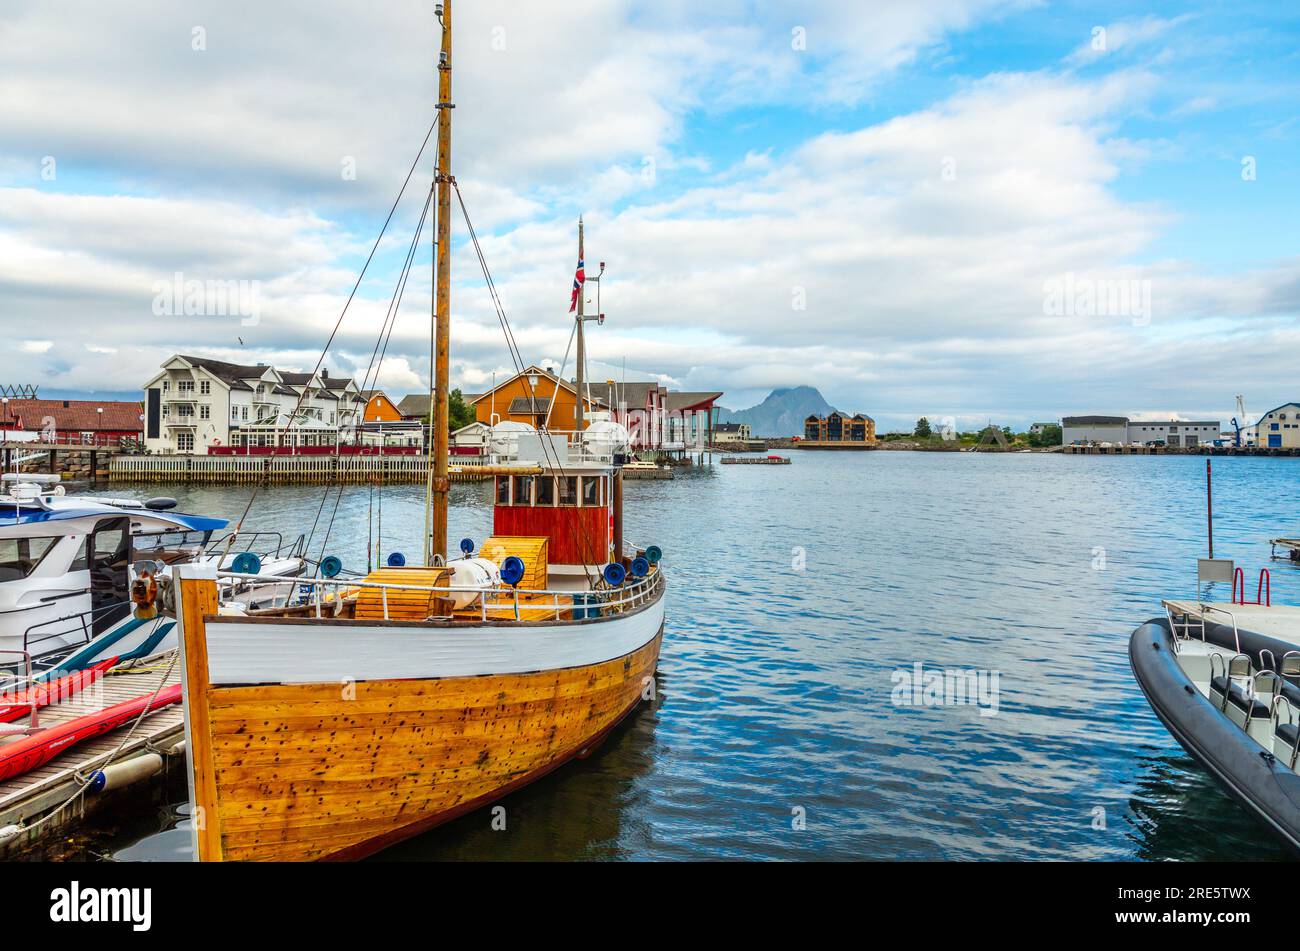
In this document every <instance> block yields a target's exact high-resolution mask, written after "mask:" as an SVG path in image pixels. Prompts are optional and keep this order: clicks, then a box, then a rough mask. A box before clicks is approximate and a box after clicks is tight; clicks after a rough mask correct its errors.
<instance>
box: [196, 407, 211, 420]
mask: <svg viewBox="0 0 1300 951" xmlns="http://www.w3.org/2000/svg"><path fill="white" fill-rule="evenodd" d="M211 417H212V410H211V408H209V406H208V404H207V403H204V404H203V405H202V406H200V407H199V419H210V418H211Z"/></svg>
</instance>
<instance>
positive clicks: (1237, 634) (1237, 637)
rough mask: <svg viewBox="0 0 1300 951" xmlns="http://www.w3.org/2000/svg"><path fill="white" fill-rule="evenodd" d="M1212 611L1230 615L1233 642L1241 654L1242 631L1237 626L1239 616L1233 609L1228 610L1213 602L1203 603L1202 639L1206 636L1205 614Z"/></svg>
mask: <svg viewBox="0 0 1300 951" xmlns="http://www.w3.org/2000/svg"><path fill="white" fill-rule="evenodd" d="M1210 613H1214V614H1226V615H1227V616H1228V620H1230V621H1231V622H1232V642H1233V644H1234V645H1235V646H1236V648H1237V653H1238V654H1240V653H1241V631H1240V629H1238V627H1237V616H1236V615H1235V614H1233V613H1232V612H1231V611H1229V610H1227V609H1226V608H1220V607H1216V606H1215V605H1213V604H1202V605H1201V619H1202V626H1201V632H1202V633H1201V637H1202V639H1204V636H1205V634H1204V631H1205V627H1204V616H1205V615H1206V614H1210Z"/></svg>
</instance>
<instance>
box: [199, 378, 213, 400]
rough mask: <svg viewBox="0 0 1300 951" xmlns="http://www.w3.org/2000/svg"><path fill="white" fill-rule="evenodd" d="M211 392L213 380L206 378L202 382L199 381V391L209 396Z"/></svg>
mask: <svg viewBox="0 0 1300 951" xmlns="http://www.w3.org/2000/svg"><path fill="white" fill-rule="evenodd" d="M211 392H212V382H211V381H210V380H204V381H202V382H201V383H199V393H200V394H201V395H203V396H207V395H208V394H209V393H211Z"/></svg>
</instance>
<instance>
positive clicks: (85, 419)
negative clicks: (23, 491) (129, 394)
mask: <svg viewBox="0 0 1300 951" xmlns="http://www.w3.org/2000/svg"><path fill="white" fill-rule="evenodd" d="M143 413H144V407H143V404H141V403H123V402H118V401H114V400H25V399H4V400H0V430H3V431H9V432H15V431H16V432H28V433H42V434H44V435H42V437H41V442H50V441H54V442H58V443H72V444H77V445H96V446H104V445H117V444H119V443H121V441H122V440H123V439H134V440H142V439H143V438H144V423H143V422H142V421H141V416H142V414H143Z"/></svg>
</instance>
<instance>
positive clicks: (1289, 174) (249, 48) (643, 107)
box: [0, 0, 1300, 428]
mask: <svg viewBox="0 0 1300 951" xmlns="http://www.w3.org/2000/svg"><path fill="white" fill-rule="evenodd" d="M64 6H65V9H61V10H58V11H55V10H54V9H53V8H51V7H50V5H48V4H40V3H37V2H35V0H15V2H14V3H12V4H10V5H9V8H7V12H6V13H5V14H4V17H3V19H0V63H3V64H4V65H2V66H0V313H3V314H4V316H5V319H6V322H7V323H8V324H9V325H10V326H13V327H18V328H20V334H19V338H20V339H19V341H18V343H17V345H16V346H14V347H13V348H11V349H10V352H9V353H8V354H7V355H6V356H5V357H4V358H3V360H4V361H5V364H6V365H5V366H4V367H3V368H2V369H0V376H3V377H4V378H5V380H6V381H7V382H35V383H40V384H41V386H42V389H43V391H44V392H47V393H50V394H51V395H56V394H72V393H82V392H87V391H98V392H120V391H130V390H132V389H133V388H134V387H136V386H138V385H139V384H140V383H142V382H143V381H144V380H145V379H147V378H148V377H149V376H150V375H151V374H152V372H153V370H154V368H156V367H157V365H158V364H159V363H161V362H162V360H163V359H165V358H166V357H167V356H169V355H170V354H171V353H173V352H177V351H181V352H186V351H193V350H198V351H200V352H203V353H207V354H209V355H212V356H217V357H221V358H224V359H238V360H245V361H248V362H256V361H268V362H274V363H277V364H280V365H283V366H287V367H295V368H302V367H307V366H310V365H312V364H314V362H315V358H316V355H317V353H318V352H319V348H320V346H321V345H322V344H323V342H324V340H325V337H326V336H327V334H328V329H329V327H331V326H332V325H333V322H334V320H335V319H336V318H337V316H338V312H339V309H340V308H341V306H342V301H343V299H344V298H345V297H346V295H347V291H348V290H349V289H350V287H351V283H352V281H353V280H354V279H355V274H356V270H357V268H358V267H359V266H360V263H361V262H362V261H363V260H364V258H365V255H366V253H367V251H368V248H369V243H370V241H371V240H373V238H374V235H375V233H376V231H377V228H378V225H379V223H380V222H381V221H382V220H383V216H384V215H385V214H386V212H387V208H388V204H389V202H390V201H391V200H392V197H393V195H394V194H395V192H396V189H397V186H398V185H399V184H400V181H401V178H402V176H403V175H404V173H405V168H406V167H407V165H408V164H409V162H410V161H411V158H412V156H413V154H414V151H415V148H416V147H417V146H418V144H419V141H420V139H421V138H422V136H423V134H424V131H425V130H426V129H427V128H428V123H429V122H430V121H431V112H432V110H431V109H430V104H431V98H432V95H431V94H432V89H431V83H432V70H431V68H430V67H431V62H432V57H433V49H434V44H435V43H436V37H435V36H434V34H433V31H432V29H431V22H432V21H431V17H430V15H429V9H428V7H429V6H430V4H427V3H424V2H423V0H420V2H416V0H395V2H394V3H392V4H389V5H386V6H385V7H384V8H383V9H382V10H380V11H378V12H375V11H369V12H367V13H365V14H364V15H363V14H361V13H359V12H358V11H357V9H356V8H355V7H353V6H352V5H350V4H347V3H344V2H342V0H322V2H319V3H306V2H305V0H286V2H284V3H282V4H277V5H274V7H273V8H271V9H269V10H268V9H266V8H265V5H261V4H257V3H253V2H251V0H236V2H228V3H217V2H215V0H199V2H196V3H193V4H187V5H185V7H184V8H183V9H177V8H175V6H174V5H172V4H167V3H165V2H163V0H131V2H123V3H121V4H118V5H115V7H114V9H113V10H112V11H108V10H105V9H102V8H100V7H99V6H98V5H96V4H93V3H90V2H88V0H71V2H70V3H68V4H66V5H64ZM856 6H857V5H848V4H841V3H832V2H806V3H801V4H788V3H776V2H764V0H723V2H719V3H715V4H711V5H708V6H707V7H704V6H702V5H699V4H691V3H685V2H677V0H667V2H660V3H655V4H650V3H640V2H632V0H601V2H597V0H575V2H573V3H570V4H566V5H564V7H563V8H559V7H555V6H551V7H541V6H533V5H519V4H512V3H507V2H504V0H489V2H481V3H476V4H473V5H469V4H466V3H464V2H462V3H460V4H459V5H458V6H457V7H456V13H457V38H456V39H457V58H456V67H457V68H456V74H455V76H456V84H457V91H456V97H455V98H456V100H457V105H458V108H457V111H456V115H455V122H456V143H455V152H456V170H457V174H458V177H459V179H460V181H461V183H462V188H463V190H464V193H465V197H466V201H467V203H468V204H469V206H470V210H471V214H472V215H473V216H474V218H475V223H476V226H477V227H478V229H479V231H480V234H481V236H482V238H483V240H484V247H485V250H486V253H487V256H488V259H489V263H490V265H491V267H492V269H493V274H494V277H495V279H496V281H497V284H498V286H499V287H500V288H501V291H502V293H503V296H504V298H505V301H506V305H507V310H508V313H509V314H510V317H511V321H512V325H513V327H514V328H515V332H516V335H517V336H518V338H519V340H520V344H521V347H522V349H523V351H524V356H525V358H526V359H529V360H532V361H535V362H539V363H540V362H550V363H556V364H558V363H559V362H560V361H561V359H562V358H563V355H564V352H565V348H566V345H567V343H568V339H569V329H570V325H569V323H568V321H567V315H566V311H567V298H568V286H569V281H570V280H571V273H572V267H573V257H574V251H575V248H574V242H575V235H574V231H575V225H576V218H577V216H578V215H579V214H584V215H585V216H586V220H587V222H588V260H589V261H596V260H602V259H604V260H607V261H608V262H609V271H608V278H607V281H606V284H605V298H604V309H605V310H606V312H607V313H608V315H609V320H608V321H607V322H606V324H605V325H604V326H603V327H601V328H600V329H599V330H597V331H595V332H594V333H593V335H592V338H593V339H592V341H591V348H592V354H593V359H596V360H599V361H602V362H603V364H604V365H605V366H612V367H621V366H622V364H623V362H624V361H625V360H626V362H627V366H628V367H629V375H634V376H637V377H639V378H647V377H650V376H654V377H659V378H662V379H664V380H665V381H667V382H669V383H670V384H671V385H674V386H678V387H681V388H690V389H720V390H724V391H726V393H727V397H726V399H725V402H726V403H727V404H728V405H730V406H733V407H742V406H745V405H750V404H753V403H756V402H758V401H759V400H760V399H761V398H762V397H763V396H764V395H765V394H766V392H767V391H768V390H769V389H771V388H772V387H775V386H789V385H797V384H801V383H806V384H811V385H815V386H818V387H819V388H820V389H821V390H822V391H823V393H824V394H825V395H826V397H827V398H828V399H829V400H830V401H831V402H832V403H834V404H836V405H838V406H841V407H843V408H845V409H850V410H855V411H856V410H862V411H865V412H869V413H871V414H872V415H874V416H875V417H876V418H877V419H878V420H879V421H880V422H881V424H882V426H884V427H885V428H889V427H891V426H903V425H909V424H910V421H912V420H914V419H915V418H916V417H917V416H920V415H928V416H930V417H932V418H933V417H942V416H953V417H955V418H956V419H957V420H958V422H959V423H962V424H967V423H968V424H970V425H975V424H978V423H982V422H983V421H985V420H987V419H990V418H992V419H994V420H997V421H1003V422H1006V423H1010V424H1013V425H1020V424H1024V423H1027V422H1030V421H1033V420H1036V419H1047V418H1054V417H1059V416H1060V415H1063V414H1067V413H1080V412H1107V413H1112V412H1113V413H1130V414H1151V415H1166V414H1180V415H1183V416H1186V417H1189V418H1190V417H1195V418H1204V417H1206V416H1210V417H1213V416H1220V417H1222V418H1223V419H1224V420H1225V421H1226V420H1227V418H1228V417H1229V416H1230V415H1231V411H1232V408H1233V403H1234V400H1235V394H1236V393H1239V392H1245V393H1246V395H1247V404H1248V407H1251V406H1254V407H1258V408H1266V407H1267V406H1272V405H1276V404H1278V403H1281V402H1283V401H1285V400H1289V399H1295V398H1297V396H1300V394H1297V393H1296V392H1294V391H1293V389H1292V388H1293V385H1294V384H1293V383H1292V380H1293V378H1294V374H1293V372H1292V371H1291V365H1290V363H1291V362H1290V361H1288V359H1287V358H1286V357H1285V356H1283V355H1284V354H1288V353H1294V352H1295V349H1294V348H1295V346H1296V345H1297V343H1300V340H1298V339H1297V338H1298V337H1300V330H1298V329H1297V324H1296V320H1295V317H1296V308H1297V306H1298V305H1300V261H1298V260H1297V256H1296V247H1297V241H1296V239H1297V224H1296V222H1297V221H1300V208H1298V207H1297V204H1298V203H1300V197H1297V196H1300V150H1298V149H1297V145H1298V144H1300V117H1298V116H1297V105H1296V104H1297V103H1300V52H1298V50H1300V44H1297V42H1296V40H1297V36H1298V35H1300V13H1298V12H1297V11H1296V10H1295V9H1294V8H1293V6H1292V5H1286V4H1281V3H1277V4H1252V5H1250V6H1249V7H1244V6H1226V5H1221V4H1205V5H1200V6H1197V5H1176V4H1153V5H1146V6H1144V7H1142V8H1141V9H1134V8H1132V7H1131V6H1128V5H1123V4H1114V3H1100V4H1098V3H1088V4H1083V3H1027V2H1019V0H934V2H930V3H906V2H881V3H875V4H871V5H870V6H869V7H864V8H862V9H854V7H856ZM106 40H107V41H109V42H106ZM50 159H52V160H53V162H54V168H55V170H56V171H55V174H54V175H53V176H51V175H49V174H43V172H44V171H45V170H46V168H47V163H48V161H49V160H50ZM349 161H350V162H351V163H352V165H353V167H354V168H355V169H356V174H355V175H353V176H351V177H348V176H347V175H345V174H343V173H342V172H341V169H342V168H344V167H345V166H346V164H347V163H348V162H349ZM1247 166H1249V168H1250V169H1253V173H1254V174H1253V177H1251V176H1250V175H1243V170H1244V169H1246V168H1247ZM428 174H429V162H424V163H422V165H421V168H420V170H419V172H418V173H417V176H416V179H415V181H414V183H413V189H412V192H411V194H410V195H408V200H407V201H405V202H404V203H403V205H402V207H401V209H400V210H399V213H398V215H397V216H396V218H395V222H394V226H393V233H392V236H391V240H390V242H389V243H388V244H386V245H385V247H384V250H383V252H382V253H381V255H380V257H379V259H378V260H377V262H376V265H375V266H374V268H373V270H372V273H371V275H370V277H369V279H368V280H367V282H366V284H365V285H364V286H363V293H362V299H361V300H360V301H359V302H358V303H357V304H356V305H355V306H354V308H353V311H352V312H351V313H350V315H349V318H348V320H347V322H345V325H344V328H343V330H342V332H341V334H340V336H339V338H338V340H337V341H336V344H335V346H334V348H333V350H332V352H331V353H330V354H329V356H328V360H327V365H328V366H329V367H330V368H331V370H332V371H333V372H336V373H339V372H348V373H355V372H362V371H364V369H365V366H366V362H367V361H368V359H369V353H370V351H371V348H372V347H373V341H374V337H375V334H376V333H377V330H378V326H379V323H380V322H381V320H382V315H383V313H384V310H385V307H386V301H387V299H388V294H389V293H390V292H391V288H392V282H393V280H394V279H395V276H396V272H397V267H398V262H399V261H400V257H401V254H402V251H401V250H400V249H401V248H402V247H404V245H405V242H406V241H408V240H409V237H410V234H411V230H412V228H413V224H414V219H415V217H416V215H417V214H418V210H419V203H420V202H422V200H423V198H422V195H423V190H424V189H427V187H428ZM455 226H456V227H457V228H458V229H459V231H460V234H461V239H460V240H458V244H457V255H456V259H455V267H454V275H455V280H456V295H455V298H454V302H453V304H454V311H455V314H454V325H453V335H454V336H453V375H454V379H453V383H454V384H457V385H460V386H462V387H463V388H465V389H467V390H474V389H476V388H478V387H481V386H482V385H483V384H484V383H485V382H486V381H487V380H489V379H490V378H491V375H492V374H493V373H494V372H495V373H498V374H499V373H502V372H505V371H506V370H507V369H508V368H509V366H510V362H509V358H508V356H507V353H506V349H505V347H504V344H503V342H502V340H501V335H500V333H499V331H498V330H496V329H495V317H494V316H493V312H492V309H491V307H490V303H489V301H488V300H487V297H486V294H485V291H484V288H483V285H482V281H481V279H480V278H479V277H478V276H477V274H476V271H475V265H474V262H473V259H472V258H471V257H470V255H469V254H468V250H467V248H466V247H465V244H464V241H463V227H461V222H460V221H459V220H457V221H456V222H455ZM427 255H428V248H427V246H426V247H425V248H423V249H422V251H421V255H420V258H419V259H418V263H417V268H418V270H417V271H416V273H415V276H414V277H413V279H412V282H411V286H410V288H409V289H408V292H407V297H406V301H405V303H404V306H403V310H402V313H401V316H400V319H399V321H398V324H397V328H396V330H395V332H394V336H393V343H392V346H391V347H390V351H389V357H388V358H387V359H386V360H385V364H384V366H383V367H382V368H381V369H380V373H379V383H380V384H381V385H382V386H384V387H386V388H388V389H389V390H391V391H393V392H394V393H395V394H396V395H399V396H400V394H401V393H404V392H408V391H415V390H418V389H421V388H422V387H424V386H426V385H427V373H428V357H427V352H428V344H427V337H428V330H427V327H428V318H427V313H428V283H429V282H428V263H427ZM177 272H179V273H181V274H183V275H184V276H185V278H186V279H187V280H189V279H193V280H198V281H201V282H219V281H236V282H238V281H245V282H250V285H251V286H255V287H256V289H257V310H258V314H257V320H256V321H255V322H252V323H249V322H248V321H247V320H246V319H244V318H246V317H247V315H239V314H234V315H231V314H222V313H204V314H190V315H185V314H164V315H161V316H160V315H158V314H155V313H154V311H153V308H152V303H153V301H154V298H155V296H156V288H157V286H158V283H159V282H160V281H168V280H170V279H171V277H172V275H174V274H175V273H177ZM1062 286H1069V287H1071V288H1073V289H1075V290H1076V292H1077V291H1078V289H1083V290H1082V293H1083V295H1084V296H1082V297H1080V298H1079V299H1078V300H1077V301H1072V302H1071V305H1070V307H1069V308H1067V310H1066V312H1056V311H1053V310H1052V305H1051V304H1050V303H1049V301H1050V300H1051V299H1052V291H1053V289H1054V288H1060V287H1062ZM1117 288H1122V289H1124V290H1126V291H1127V289H1128V288H1132V289H1133V290H1134V294H1133V295H1132V301H1133V303H1131V304H1130V303H1125V304H1124V306H1123V307H1121V309H1120V310H1121V312H1118V313H1111V312H1108V311H1107V310H1106V307H1105V306H1103V305H1102V304H1101V303H1100V302H1101V301H1103V300H1104V299H1106V295H1107V294H1108V293H1112V294H1113V292H1114V291H1115V290H1116V289H1117ZM1143 301H1149V308H1147V307H1146V306H1144V304H1143ZM1076 304H1077V305H1078V306H1075V305H1076ZM1090 308H1091V309H1090Z"/></svg>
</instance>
